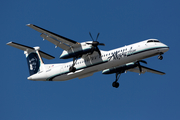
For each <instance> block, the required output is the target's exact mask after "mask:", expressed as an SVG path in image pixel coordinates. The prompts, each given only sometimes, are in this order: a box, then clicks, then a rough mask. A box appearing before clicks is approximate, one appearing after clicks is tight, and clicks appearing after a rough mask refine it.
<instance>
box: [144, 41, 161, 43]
mask: <svg viewBox="0 0 180 120" xmlns="http://www.w3.org/2000/svg"><path fill="white" fill-rule="evenodd" d="M150 42H160V41H159V40H148V41H147V43H150Z"/></svg>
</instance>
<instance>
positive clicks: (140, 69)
mask: <svg viewBox="0 0 180 120" xmlns="http://www.w3.org/2000/svg"><path fill="white" fill-rule="evenodd" d="M137 64H138V67H139V71H140V73H141V72H142V68H141V65H140V63H139V61H138V62H137Z"/></svg>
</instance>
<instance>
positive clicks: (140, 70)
mask: <svg viewBox="0 0 180 120" xmlns="http://www.w3.org/2000/svg"><path fill="white" fill-rule="evenodd" d="M140 62H142V63H145V64H147V62H146V61H144V60H139V61H137V62H136V63H135V64H136V65H137V66H138V67H139V72H140V74H141V72H142V68H141V65H140Z"/></svg>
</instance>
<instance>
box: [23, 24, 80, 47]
mask: <svg viewBox="0 0 180 120" xmlns="http://www.w3.org/2000/svg"><path fill="white" fill-rule="evenodd" d="M27 26H28V27H30V28H32V29H34V30H36V31H38V32H40V33H42V34H41V37H42V38H44V39H46V40H48V41H49V42H51V43H53V44H55V45H56V46H58V47H60V48H62V49H64V50H68V49H69V48H70V47H72V46H74V45H76V44H79V43H78V42H76V41H74V40H71V39H69V38H66V37H63V36H61V35H58V34H56V33H53V32H50V31H48V30H45V29H43V28H41V27H38V26H36V25H33V24H27Z"/></svg>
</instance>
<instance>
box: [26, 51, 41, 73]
mask: <svg viewBox="0 0 180 120" xmlns="http://www.w3.org/2000/svg"><path fill="white" fill-rule="evenodd" d="M27 63H28V67H29V73H30V75H33V74H36V73H37V72H38V71H39V67H40V61H39V58H38V55H37V54H36V53H30V54H29V55H28V57H27Z"/></svg>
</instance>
